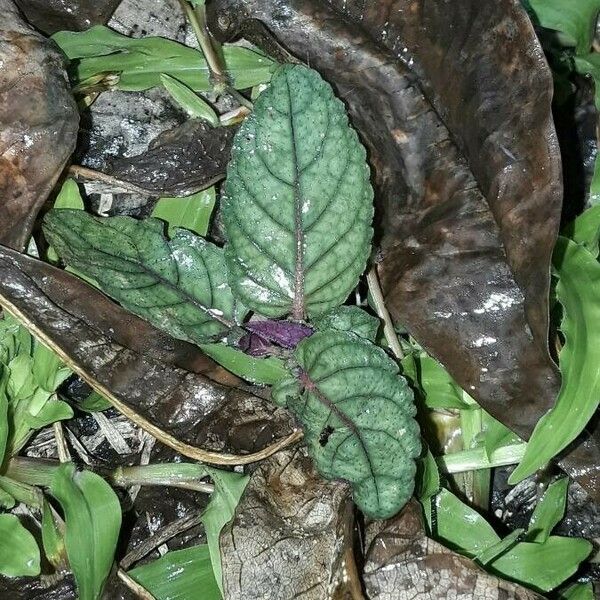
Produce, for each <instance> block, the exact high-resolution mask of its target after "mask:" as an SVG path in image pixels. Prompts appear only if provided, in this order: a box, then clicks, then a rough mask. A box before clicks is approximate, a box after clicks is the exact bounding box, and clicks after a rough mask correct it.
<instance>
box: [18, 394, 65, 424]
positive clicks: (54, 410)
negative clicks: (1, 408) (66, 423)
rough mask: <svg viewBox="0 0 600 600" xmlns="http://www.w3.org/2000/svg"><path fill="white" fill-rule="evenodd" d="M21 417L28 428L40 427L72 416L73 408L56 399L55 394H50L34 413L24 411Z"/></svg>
mask: <svg viewBox="0 0 600 600" xmlns="http://www.w3.org/2000/svg"><path fill="white" fill-rule="evenodd" d="M23 418H24V422H25V424H26V425H27V426H28V427H29V428H30V429H42V427H46V426H47V425H51V424H52V423H55V422H56V421H63V420H65V419H71V418H73V409H72V408H71V407H70V406H69V405H68V404H67V403H66V402H63V401H62V400H57V399H56V395H55V394H52V396H51V397H50V398H49V399H48V402H46V403H44V406H43V407H42V408H41V409H40V410H39V411H38V412H37V413H36V414H32V413H31V412H26V413H25V414H24V417H23Z"/></svg>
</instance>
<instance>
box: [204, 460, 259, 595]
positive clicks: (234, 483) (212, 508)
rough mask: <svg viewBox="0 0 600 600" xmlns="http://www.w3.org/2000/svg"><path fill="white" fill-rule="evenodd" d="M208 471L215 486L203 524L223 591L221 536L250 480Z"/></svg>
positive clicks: (214, 470) (216, 471)
mask: <svg viewBox="0 0 600 600" xmlns="http://www.w3.org/2000/svg"><path fill="white" fill-rule="evenodd" d="M206 471H207V473H208V475H209V476H210V478H211V479H212V480H213V483H214V485H215V491H214V492H213V494H212V495H211V498H210V502H209V504H208V506H207V507H206V510H205V511H204V513H202V524H203V525H204V531H205V532H206V541H207V542H208V549H209V553H210V559H211V562H212V567H213V571H214V577H215V579H216V580H217V584H218V586H219V588H220V589H221V591H222V578H223V575H222V569H221V550H220V547H219V536H220V535H221V530H222V529H223V527H224V526H225V525H226V524H227V523H229V521H231V519H233V515H234V514H235V509H236V507H237V505H238V503H239V501H240V498H241V497H242V494H243V493H244V489H246V485H247V484H248V481H249V480H250V477H249V476H247V475H240V474H239V473H232V472H230V471H223V470H222V469H213V468H211V467H206Z"/></svg>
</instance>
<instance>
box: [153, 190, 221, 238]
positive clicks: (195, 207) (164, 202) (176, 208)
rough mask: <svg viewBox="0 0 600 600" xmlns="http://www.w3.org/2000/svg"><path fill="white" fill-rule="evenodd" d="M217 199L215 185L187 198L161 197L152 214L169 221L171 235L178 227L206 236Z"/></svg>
mask: <svg viewBox="0 0 600 600" xmlns="http://www.w3.org/2000/svg"><path fill="white" fill-rule="evenodd" d="M215 201H216V194H215V188H214V187H211V188H209V189H208V190H203V191H201V192H198V193H197V194H192V195H191V196H187V197H186V198H161V199H160V200H159V201H158V202H157V203H156V206H155V207H154V210H153V211H152V216H153V217H156V218H157V219H161V220H162V221H165V222H166V223H168V225H169V236H172V235H173V234H174V233H175V228H177V227H182V228H184V229H189V230H190V231H193V232H194V233H197V234H198V235H202V236H204V235H206V234H207V233H208V226H209V224H210V217H211V215H212V212H213V209H214V207H215Z"/></svg>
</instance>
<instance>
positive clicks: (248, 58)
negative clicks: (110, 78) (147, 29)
mask: <svg viewBox="0 0 600 600" xmlns="http://www.w3.org/2000/svg"><path fill="white" fill-rule="evenodd" d="M52 39H53V40H54V41H55V42H56V43H57V44H58V45H59V46H60V48H61V49H62V51H63V52H64V53H65V54H66V55H67V57H68V58H69V59H71V60H72V61H73V63H72V67H73V69H74V74H75V82H76V83H80V82H83V81H85V80H86V79H89V78H91V77H95V76H97V75H99V74H106V73H118V74H119V81H118V83H117V85H116V87H117V89H120V90H124V91H131V92H141V91H143V90H147V89H149V88H151V87H155V86H160V85H162V84H161V75H163V74H167V75H170V76H171V77H174V78H175V79H177V80H178V81H180V82H182V83H183V84H185V85H187V86H189V87H190V88H191V89H193V90H194V91H195V92H208V91H211V90H212V88H213V86H212V83H211V81H210V71H209V68H208V65H207V64H206V60H205V59H204V56H203V55H202V53H201V52H200V51H198V50H195V49H194V48H189V47H187V46H184V45H183V44H179V43H178V42H175V41H173V40H167V39H165V38H160V37H146V38H141V39H138V38H130V37H127V36H125V35H121V34H120V33H117V32H116V31H112V30H111V29H109V28H108V27H103V26H101V25H98V26H96V27H91V28H90V29H88V30H86V31H82V32H72V31H59V32H58V33H55V34H54V35H53V36H52ZM223 54H224V58H225V62H226V64H227V69H228V73H229V74H230V76H231V78H232V81H233V84H234V86H235V87H236V89H239V90H242V89H246V88H251V87H253V86H255V85H259V84H261V83H266V82H268V81H269V79H270V78H271V73H272V72H273V69H274V68H275V63H274V62H273V61H272V60H271V59H269V58H268V57H266V56H265V55H264V54H261V53H260V52H257V51H255V50H252V49H249V48H242V47H240V46H231V45H225V46H224V48H223Z"/></svg>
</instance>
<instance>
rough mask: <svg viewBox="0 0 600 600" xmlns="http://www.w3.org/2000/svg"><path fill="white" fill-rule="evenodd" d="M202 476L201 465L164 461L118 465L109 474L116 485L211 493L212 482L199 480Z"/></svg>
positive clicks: (203, 471) (203, 469)
mask: <svg viewBox="0 0 600 600" xmlns="http://www.w3.org/2000/svg"><path fill="white" fill-rule="evenodd" d="M202 477H206V470H205V468H204V466H203V465H195V464H192V463H166V464H156V465H139V466H135V467H118V468H116V469H115V470H114V471H113V472H112V473H111V474H110V476H109V479H110V481H111V482H112V483H113V484H114V485H116V486H118V487H129V486H130V485H164V486H169V487H178V488H183V489H186V490H195V491H197V492H204V493H205V494H212V492H213V491H214V489H215V488H214V486H213V485H212V483H205V482H203V481H200V480H201V478H202Z"/></svg>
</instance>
